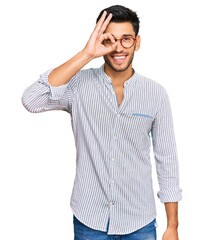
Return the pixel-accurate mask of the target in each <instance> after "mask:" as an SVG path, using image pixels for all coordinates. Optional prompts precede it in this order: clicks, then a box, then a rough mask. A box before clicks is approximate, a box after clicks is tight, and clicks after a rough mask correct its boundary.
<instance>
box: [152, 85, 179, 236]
mask: <svg viewBox="0 0 204 240" xmlns="http://www.w3.org/2000/svg"><path fill="white" fill-rule="evenodd" d="M151 134H152V143H153V151H154V156H155V160H156V170H157V178H158V182H159V187H160V191H159V192H158V193H157V196H158V197H159V198H160V201H161V202H162V203H164V204H165V210H166V215H167V230H166V232H165V233H164V235H163V238H162V240H178V232H177V227H178V201H180V200H181V199H182V194H181V193H182V190H181V188H180V186H179V164H178V156H177V147H176V140H175V135H174V127H173V117H172V112H171V106H170V101H169V97H168V94H167V91H166V90H165V89H164V88H163V96H162V102H161V104H160V108H159V110H158V112H157V114H156V116H155V119H154V122H153V125H152V130H151Z"/></svg>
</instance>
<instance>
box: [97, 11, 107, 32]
mask: <svg viewBox="0 0 204 240" xmlns="http://www.w3.org/2000/svg"><path fill="white" fill-rule="evenodd" d="M106 15H107V12H106V11H104V12H103V14H102V16H101V18H100V19H99V21H98V22H97V24H96V26H95V29H94V31H98V32H99V31H100V29H101V26H102V25H103V22H104V20H105V18H106Z"/></svg>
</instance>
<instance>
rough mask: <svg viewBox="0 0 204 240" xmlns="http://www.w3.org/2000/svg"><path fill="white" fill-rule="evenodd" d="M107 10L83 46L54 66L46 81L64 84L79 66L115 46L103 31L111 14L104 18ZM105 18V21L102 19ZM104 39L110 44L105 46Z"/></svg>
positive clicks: (111, 38)
mask: <svg viewBox="0 0 204 240" xmlns="http://www.w3.org/2000/svg"><path fill="white" fill-rule="evenodd" d="M106 14H107V12H106V11H104V13H103V15H102V16H101V18H100V20H99V21H98V23H97V24H96V27H95V29H94V31H93V33H92V34H91V37H90V39H89V41H88V42H87V44H86V46H85V48H84V49H83V50H82V51H81V52H79V53H78V54H76V55H75V56H74V57H73V58H71V59H70V60H69V61H67V62H65V63H64V64H62V65H60V66H59V67H57V68H55V69H54V70H53V71H52V72H51V73H50V75H49V76H48V81H49V83H50V85H52V86H60V85H63V84H66V83H67V82H68V81H69V80H70V79H71V78H72V77H73V76H74V75H75V74H76V73H77V72H78V71H79V70H80V69H81V68H83V67H84V66H85V65H86V64H87V63H88V62H90V61H91V60H92V59H94V58H97V57H101V56H103V55H106V54H108V53H110V52H112V51H114V50H115V48H116V44H117V43H116V42H115V39H114V38H113V36H112V35H111V34H110V33H105V34H103V33H104V31H105V29H106V27H107V26H108V24H109V22H110V20H111V18H112V14H111V13H110V14H109V16H108V17H107V18H106V20H105V17H106ZM104 20H105V21H104ZM105 39H110V40H111V41H112V43H113V44H112V45H111V46H109V47H105V46H104V45H103V44H102V42H103V40H105Z"/></svg>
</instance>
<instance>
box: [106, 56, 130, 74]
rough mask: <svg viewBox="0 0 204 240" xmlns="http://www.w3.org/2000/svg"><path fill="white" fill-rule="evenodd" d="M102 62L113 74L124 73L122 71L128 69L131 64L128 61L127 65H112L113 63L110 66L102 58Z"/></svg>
mask: <svg viewBox="0 0 204 240" xmlns="http://www.w3.org/2000/svg"><path fill="white" fill-rule="evenodd" d="M104 60H105V63H106V64H107V65H108V66H109V67H110V68H111V69H112V70H113V71H115V72H124V71H126V70H127V69H128V68H129V67H130V65H131V63H132V61H130V62H129V63H126V64H114V63H113V64H112V63H111V62H110V61H109V60H108V59H106V58H105V57H104Z"/></svg>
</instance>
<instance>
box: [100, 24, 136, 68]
mask: <svg viewBox="0 0 204 240" xmlns="http://www.w3.org/2000/svg"><path fill="white" fill-rule="evenodd" d="M106 32H109V33H111V34H112V35H113V36H114V38H115V39H120V38H122V37H124V36H126V35H129V36H132V37H134V38H135V32H134V30H133V26H132V24H131V23H130V22H123V23H115V22H110V23H109V25H108V26H107V28H106V30H105V33H106ZM137 40H140V39H139V36H138V37H137ZM137 40H136V41H137ZM138 49H139V43H138V44H137V46H136V42H135V44H134V45H133V46H132V47H131V48H128V49H127V48H124V47H123V46H122V45H121V43H120V41H119V40H118V41H117V47H116V50H115V51H114V52H111V53H109V54H108V55H105V56H103V57H104V60H105V63H106V64H107V65H108V66H109V67H110V68H111V69H112V70H114V71H116V72H122V71H125V70H127V69H128V68H129V67H130V66H131V69H132V60H133V57H134V51H137V50H138Z"/></svg>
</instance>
